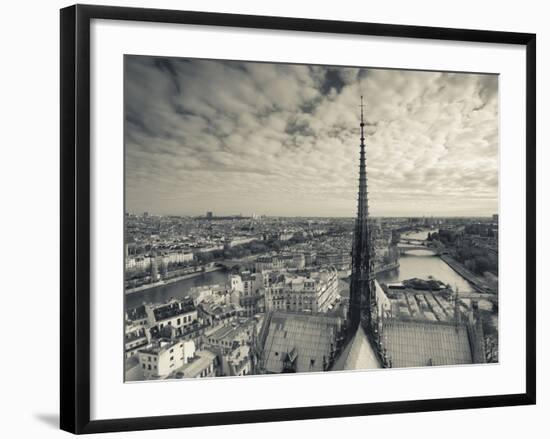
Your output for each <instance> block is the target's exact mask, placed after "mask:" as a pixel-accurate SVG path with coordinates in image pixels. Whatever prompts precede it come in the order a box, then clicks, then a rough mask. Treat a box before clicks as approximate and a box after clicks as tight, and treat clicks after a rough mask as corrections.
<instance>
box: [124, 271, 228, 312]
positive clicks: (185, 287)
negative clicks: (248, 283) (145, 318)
mask: <svg viewBox="0 0 550 439" xmlns="http://www.w3.org/2000/svg"><path fill="white" fill-rule="evenodd" d="M226 282H227V270H219V271H212V272H210V273H203V274H200V275H198V276H195V277H192V278H189V279H183V280H180V281H179V282H174V283H171V284H168V285H161V286H158V287H154V288H150V289H148V290H144V291H140V292H137V293H131V294H126V304H125V306H126V309H130V308H135V307H137V306H139V305H142V304H143V302H153V303H163V302H166V301H168V300H169V299H170V298H172V297H175V298H180V299H181V298H183V297H185V296H187V295H188V294H189V290H190V289H191V288H193V287H200V286H202V285H213V284H221V285H223V284H225V283H226Z"/></svg>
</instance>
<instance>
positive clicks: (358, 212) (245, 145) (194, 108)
mask: <svg viewBox="0 0 550 439" xmlns="http://www.w3.org/2000/svg"><path fill="white" fill-rule="evenodd" d="M123 86H124V200H125V203H124V212H121V215H124V256H125V257H124V264H125V266H124V290H123V291H119V293H117V294H123V295H124V317H123V318H124V328H125V335H124V342H123V343H121V349H123V352H122V354H123V357H124V371H125V372H124V373H125V377H124V379H125V381H126V382H135V381H148V380H175V379H188V378H213V377H243V376H247V375H264V374H284V373H299V374H304V373H321V372H338V371H353V370H368V369H383V368H427V367H461V366H466V365H470V366H471V365H474V367H491V366H490V365H491V364H495V363H498V362H499V282H498V278H499V273H498V267H499V245H498V243H499V75H498V74H495V73H492V72H486V73H485V72H484V73H480V72H450V71H416V70H400V69H385V68H383V66H382V67H380V66H375V67H370V66H364V67H361V66H337V65H334V66H332V65H309V64H284V63H268V62H254V61H239V60H217V59H197V58H178V57H161V56H145V55H129V54H127V55H125V56H124V85H123ZM122 344H123V348H122ZM112 361H117V359H116V358H113V359H112ZM382 373H384V372H382ZM240 379H246V378H240Z"/></svg>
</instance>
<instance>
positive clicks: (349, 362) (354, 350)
mask: <svg viewBox="0 0 550 439" xmlns="http://www.w3.org/2000/svg"><path fill="white" fill-rule="evenodd" d="M381 367H382V364H381V362H380V359H379V358H378V355H377V354H376V352H375V350H374V348H373V345H372V343H371V342H370V341H369V339H368V337H367V335H366V334H365V331H364V330H363V328H362V327H361V325H359V327H358V328H357V332H356V333H355V335H354V336H353V338H352V339H351V340H350V341H349V342H348V344H347V345H346V346H345V347H344V349H343V350H342V352H341V353H340V355H338V358H337V359H336V361H335V362H334V365H333V366H332V368H331V370H364V369H380V368H381Z"/></svg>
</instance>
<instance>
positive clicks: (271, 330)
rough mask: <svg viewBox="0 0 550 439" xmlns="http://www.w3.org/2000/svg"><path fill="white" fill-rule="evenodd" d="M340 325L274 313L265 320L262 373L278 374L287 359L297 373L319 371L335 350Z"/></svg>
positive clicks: (320, 317) (319, 316)
mask: <svg viewBox="0 0 550 439" xmlns="http://www.w3.org/2000/svg"><path fill="white" fill-rule="evenodd" d="M340 324H341V322H340V318H338V317H329V316H326V315H322V314H306V313H294V312H281V311H276V312H274V313H273V315H272V317H271V319H266V325H267V333H266V338H265V342H264V345H263V352H264V369H265V370H266V371H267V372H270V373H281V372H282V371H283V366H284V364H283V363H284V361H285V359H289V358H290V359H291V361H293V362H295V366H296V372H298V373H299V372H321V371H323V370H324V365H325V364H328V362H329V361H330V357H331V353H332V351H333V349H335V348H336V344H337V337H338V334H339V332H340Z"/></svg>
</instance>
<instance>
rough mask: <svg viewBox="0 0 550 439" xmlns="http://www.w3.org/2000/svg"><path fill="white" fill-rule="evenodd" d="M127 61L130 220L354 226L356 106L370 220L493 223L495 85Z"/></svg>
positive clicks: (398, 75) (337, 71) (484, 80)
mask: <svg viewBox="0 0 550 439" xmlns="http://www.w3.org/2000/svg"><path fill="white" fill-rule="evenodd" d="M125 63H126V65H125V67H126V69H125V118H126V121H125V122H126V125H125V126H126V138H125V142H126V210H127V211H128V212H135V213H141V212H143V211H148V212H151V213H154V214H182V215H198V214H203V215H204V214H205V212H206V211H213V212H214V214H215V215H226V214H238V213H241V214H243V215H250V214H252V213H256V214H258V215H262V214H265V215H280V216H347V217H351V216H354V215H355V214H356V194H357V185H358V180H357V178H358V162H359V114H360V113H359V103H360V96H361V95H364V96H365V98H364V99H365V103H366V108H365V118H366V122H367V126H366V127H365V128H366V132H367V135H366V145H367V168H368V178H369V180H368V185H369V204H370V213H371V215H373V216H423V215H425V216H431V215H433V216H462V215H467V216H478V215H479V216H487V215H491V214H493V213H496V212H497V211H498V78H497V76H494V75H475V74H453V73H433V72H414V71H396V70H383V69H371V68H369V69H366V68H341V67H320V66H303V65H284V64H264V63H251V62H233V61H210V60H189V59H183V58H155V57H137V56H126V57H125Z"/></svg>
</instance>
